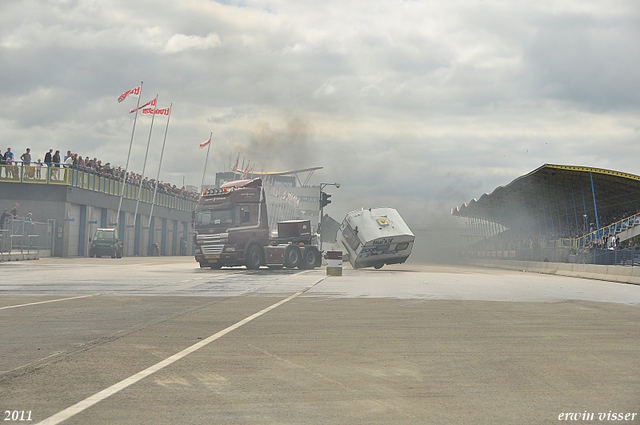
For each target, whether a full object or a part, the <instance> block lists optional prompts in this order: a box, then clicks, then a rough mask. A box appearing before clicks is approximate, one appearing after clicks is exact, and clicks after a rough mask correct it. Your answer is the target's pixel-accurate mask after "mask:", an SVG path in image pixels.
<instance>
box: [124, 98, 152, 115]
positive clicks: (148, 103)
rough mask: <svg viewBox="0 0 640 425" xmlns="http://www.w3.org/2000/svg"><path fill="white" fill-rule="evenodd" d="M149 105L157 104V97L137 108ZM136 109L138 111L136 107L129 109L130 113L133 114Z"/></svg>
mask: <svg viewBox="0 0 640 425" xmlns="http://www.w3.org/2000/svg"><path fill="white" fill-rule="evenodd" d="M147 106H156V99H153V100H152V101H150V102H147V103H145V104H144V105H142V106H140V107H138V108H137V109H142V108H146V107H147ZM135 111H136V108H133V109H132V110H130V111H129V113H130V114H133V113H134V112H135Z"/></svg>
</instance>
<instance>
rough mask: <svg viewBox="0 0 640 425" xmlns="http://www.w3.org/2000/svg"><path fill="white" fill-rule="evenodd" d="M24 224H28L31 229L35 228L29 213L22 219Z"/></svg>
mask: <svg viewBox="0 0 640 425" xmlns="http://www.w3.org/2000/svg"><path fill="white" fill-rule="evenodd" d="M24 222H25V224H26V223H29V224H30V225H31V227H36V223H34V222H33V218H32V214H31V213H29V214H27V216H26V217H25V218H24Z"/></svg>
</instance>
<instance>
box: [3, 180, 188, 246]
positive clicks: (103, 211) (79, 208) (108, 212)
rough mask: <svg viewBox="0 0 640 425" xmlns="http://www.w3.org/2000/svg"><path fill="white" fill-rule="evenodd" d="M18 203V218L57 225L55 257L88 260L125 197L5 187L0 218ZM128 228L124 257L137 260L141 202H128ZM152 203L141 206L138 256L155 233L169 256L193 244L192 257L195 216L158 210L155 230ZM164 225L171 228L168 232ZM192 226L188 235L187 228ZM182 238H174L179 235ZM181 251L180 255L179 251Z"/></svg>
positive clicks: (123, 232)
mask: <svg viewBox="0 0 640 425" xmlns="http://www.w3.org/2000/svg"><path fill="white" fill-rule="evenodd" d="M15 203H19V204H20V207H19V209H18V215H19V216H20V217H24V216H26V215H27V213H29V212H30V213H32V214H33V220H34V221H36V222H46V221H47V220H49V219H53V220H55V232H54V233H55V238H54V252H53V254H52V255H53V256H58V257H74V256H86V255H88V253H89V245H90V241H89V239H90V238H93V234H94V233H95V230H96V229H97V228H98V227H102V226H103V225H104V224H105V223H106V225H107V227H109V226H111V227H113V225H114V224H115V223H116V222H118V220H117V218H116V216H117V211H118V205H119V203H120V197H119V196H113V195H108V194H105V193H101V192H94V191H91V190H86V189H81V188H77V187H71V186H66V185H47V184H29V183H9V182H0V213H1V212H2V210H3V209H7V210H8V211H11V209H12V208H13V206H14V204H15ZM122 211H123V212H124V225H123V226H121V227H120V229H119V233H120V238H121V239H122V240H123V244H124V255H125V256H133V255H134V254H135V245H136V228H135V226H134V213H135V211H136V201H135V200H132V199H123V202H122ZM150 213H151V204H149V203H145V202H140V203H139V205H138V216H139V217H140V218H139V221H138V225H139V226H140V229H139V237H138V255H142V256H146V255H148V253H149V232H150V231H152V234H153V242H152V243H154V242H158V243H159V244H162V240H163V235H164V242H165V244H164V250H163V255H173V253H174V252H175V253H176V255H180V252H181V250H180V246H179V245H180V241H181V239H182V238H184V239H185V240H186V241H187V244H188V246H187V255H191V253H192V250H193V230H192V228H191V225H190V223H191V211H181V210H177V209H174V208H167V207H159V206H157V205H156V206H155V207H154V208H153V216H154V220H153V229H152V230H150V229H148V228H147V227H148V223H149V214H150ZM163 223H166V225H165V226H164V227H163ZM185 225H186V226H187V231H186V233H185V231H184V226H185ZM176 231H177V234H176V236H175V238H174V233H176ZM174 246H175V251H174Z"/></svg>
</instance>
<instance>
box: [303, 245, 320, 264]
mask: <svg viewBox="0 0 640 425" xmlns="http://www.w3.org/2000/svg"><path fill="white" fill-rule="evenodd" d="M319 258H320V251H318V250H317V249H316V247H315V246H306V247H305V248H304V254H302V261H301V262H300V268H301V269H305V270H310V269H313V268H315V267H316V264H317V262H318V259H319Z"/></svg>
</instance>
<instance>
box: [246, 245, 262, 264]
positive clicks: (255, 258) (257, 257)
mask: <svg viewBox="0 0 640 425" xmlns="http://www.w3.org/2000/svg"><path fill="white" fill-rule="evenodd" d="M261 265H262V248H261V247H260V246H258V245H251V246H250V247H249V250H248V251H247V268H248V269H251V270H257V269H259V268H260V266H261Z"/></svg>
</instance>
